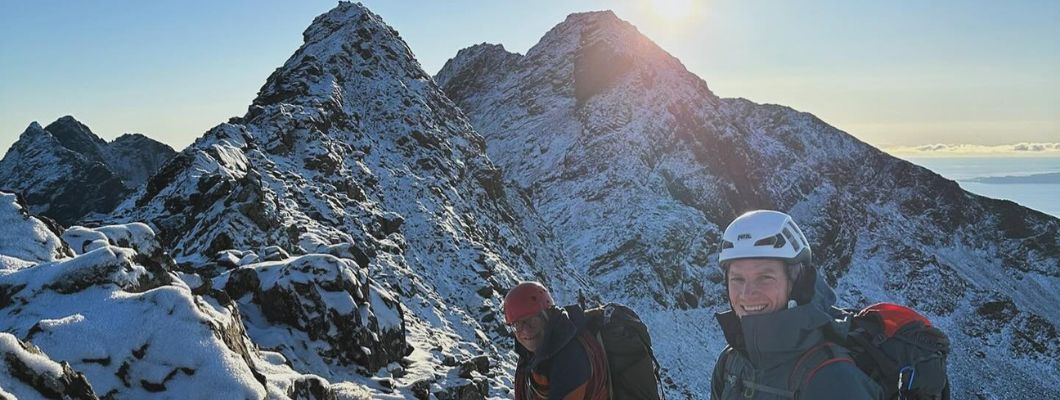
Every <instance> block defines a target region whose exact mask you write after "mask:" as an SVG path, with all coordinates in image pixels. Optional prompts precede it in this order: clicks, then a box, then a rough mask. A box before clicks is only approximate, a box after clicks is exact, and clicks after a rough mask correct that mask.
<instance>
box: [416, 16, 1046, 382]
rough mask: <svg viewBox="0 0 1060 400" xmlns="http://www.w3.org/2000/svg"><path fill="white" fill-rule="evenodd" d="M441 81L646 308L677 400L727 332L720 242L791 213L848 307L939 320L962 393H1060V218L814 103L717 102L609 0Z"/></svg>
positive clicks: (510, 167) (601, 278)
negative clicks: (883, 304) (914, 157)
mask: <svg viewBox="0 0 1060 400" xmlns="http://www.w3.org/2000/svg"><path fill="white" fill-rule="evenodd" d="M436 80H437V82H438V84H439V85H440V86H442V88H443V89H444V90H445V91H446V93H447V94H448V95H449V96H450V97H451V98H452V99H453V100H454V101H455V102H457V104H459V105H460V107H461V108H462V109H463V110H464V111H465V112H466V113H467V114H468V116H469V118H470V120H471V122H472V124H473V125H474V126H475V128H476V130H477V131H478V132H479V133H480V134H482V135H483V137H484V138H485V139H486V142H487V152H488V153H489V155H490V157H491V159H492V160H493V161H494V162H496V163H497V164H498V165H499V166H500V167H501V169H502V170H503V171H505V176H506V178H508V179H510V180H512V181H513V182H514V184H515V185H516V188H515V190H519V191H521V192H523V193H525V194H526V195H527V197H528V198H529V199H530V202H531V203H532V205H533V207H534V208H535V209H536V210H537V211H538V212H539V213H540V214H541V217H542V218H543V219H545V220H547V221H554V222H553V224H552V225H551V228H552V232H553V233H554V235H555V237H556V240H557V242H558V243H559V246H560V247H561V248H562V249H564V254H565V256H566V257H567V259H568V260H569V261H570V263H571V264H572V268H574V269H575V270H576V271H579V273H583V274H585V275H586V276H587V277H589V278H590V279H592V280H593V283H594V285H595V287H596V288H597V289H598V290H599V291H600V292H601V296H602V297H604V298H605V299H609V300H621V301H626V302H629V303H632V304H636V305H638V306H639V307H641V308H640V309H639V310H643V311H644V312H642V314H647V315H645V319H646V320H649V321H651V322H652V325H651V326H652V328H653V335H658V336H660V337H659V338H655V340H654V342H655V343H659V344H661V346H657V347H658V348H657V349H656V352H657V354H659V355H660V361H661V362H662V363H663V365H664V366H666V367H667V369H668V376H669V378H670V379H672V380H673V381H674V382H675V384H674V385H672V386H671V389H670V390H671V391H673V392H676V393H675V394H680V395H685V396H688V397H700V396H702V395H703V394H704V393H707V392H708V390H707V387H708V385H709V378H708V377H707V376H708V375H709V374H705V373H703V368H702V366H703V364H704V362H705V361H704V360H713V359H714V358H715V357H716V355H717V354H718V353H719V351H720V350H721V347H722V345H723V344H724V343H723V341H722V340H721V337H722V335H721V334H720V332H718V331H717V328H716V326H715V324H714V323H713V318H711V316H710V314H711V313H712V312H713V311H721V310H722V309H725V308H727V304H726V303H725V301H724V293H723V291H722V290H723V288H722V285H720V284H719V283H720V281H721V279H722V278H721V275H720V273H719V272H718V270H717V258H716V253H717V251H718V248H717V243H718V238H719V235H720V232H721V229H723V228H724V226H725V225H726V224H727V223H728V222H729V221H731V220H732V218H734V217H735V216H737V215H738V214H739V213H741V212H743V211H745V210H751V209H756V208H772V209H779V210H785V211H788V212H789V213H791V214H792V215H793V216H794V217H795V219H796V220H797V221H798V222H799V224H800V225H801V226H802V228H803V230H804V231H805V232H806V234H807V235H808V236H809V238H810V240H811V242H812V244H813V245H814V249H815V254H814V255H815V260H816V261H817V263H818V265H819V268H820V269H821V270H822V271H823V272H824V273H825V274H826V275H827V277H828V280H829V281H830V282H831V283H832V284H834V285H837V288H838V292H839V294H840V298H841V301H842V302H844V304H845V305H847V306H864V305H867V304H868V303H871V302H877V301H891V302H897V303H903V304H908V305H911V306H913V307H915V308H917V309H918V310H921V311H923V312H925V313H927V314H928V315H930V316H931V317H932V319H933V320H935V321H938V324H939V325H940V326H943V327H944V329H945V330H946V331H947V332H948V333H950V335H951V336H952V337H953V338H954V340H955V353H954V355H953V357H952V358H951V359H952V361H951V365H952V366H953V370H954V371H955V373H954V374H953V378H954V385H955V388H956V392H955V396H956V397H958V398H965V397H967V398H974V397H976V396H979V397H983V396H986V397H991V396H1002V397H1008V396H1012V395H1013V393H1025V394H1028V395H1030V394H1032V393H1044V392H1055V391H1056V390H1057V389H1058V388H1060V381H1058V380H1057V379H1058V375H1057V374H1045V375H1042V374H1040V373H1038V372H1036V371H1050V370H1052V371H1055V370H1056V368H1057V364H1056V362H1055V361H1054V360H1055V359H1056V356H1057V355H1058V353H1057V351H1058V347H1057V346H1056V345H1055V343H1056V340H1055V339H1056V326H1057V324H1058V323H1060V314H1058V312H1057V309H1056V307H1055V305H1056V304H1057V303H1058V302H1060V299H1058V297H1057V295H1056V293H1058V291H1057V289H1058V288H1060V221H1058V220H1057V219H1055V218H1052V217H1049V216H1047V215H1044V214H1041V213H1038V212H1035V211H1032V210H1029V209H1026V208H1023V207H1020V206H1018V205H1016V204H1014V203H1011V202H1005V201H997V200H990V199H986V198H982V197H979V196H976V195H973V194H970V193H967V192H965V191H963V190H961V189H960V188H959V186H958V185H957V184H956V183H955V182H952V181H949V180H946V179H944V178H942V177H940V176H938V175H936V174H934V173H932V172H930V171H928V170H926V169H924V168H921V167H918V166H915V165H913V164H910V163H908V162H905V161H902V160H898V159H896V158H894V157H891V156H889V155H887V154H885V153H883V152H881V151H879V150H877V149H875V148H872V147H871V146H869V145H867V144H865V143H862V142H860V141H858V140H857V139H855V138H854V137H853V136H850V135H848V134H846V133H845V132H842V131H840V130H838V129H835V128H834V127H831V126H829V125H828V124H826V123H824V122H823V121H821V120H819V119H818V118H816V117H814V116H813V115H811V114H807V113H802V112H798V111H796V110H792V109H790V108H787V107H782V106H776V105H760V104H755V103H752V102H750V101H747V100H744V99H723V98H719V97H717V96H716V95H714V94H713V93H712V92H711V91H710V90H709V88H708V87H707V85H706V83H704V82H703V80H701V79H699V78H698V77H696V76H695V75H694V74H692V73H690V72H688V71H687V70H686V69H685V68H684V66H682V65H681V63H680V62H679V61H678V60H677V59H676V58H674V57H672V56H670V55H669V54H667V53H666V52H665V51H663V50H662V49H660V48H658V46H656V45H654V44H653V43H651V41H650V40H648V39H647V38H645V37H644V36H643V35H641V34H640V33H639V32H637V30H636V28H635V27H633V26H632V25H631V24H629V23H627V22H625V21H622V20H620V19H618V18H617V17H616V16H615V15H614V14H612V13H610V12H595V13H584V14H573V15H571V16H569V17H568V18H567V20H566V21H564V22H563V23H561V24H559V25H558V26H556V27H555V28H553V29H552V30H551V31H549V32H548V33H547V34H546V35H545V36H544V37H543V38H542V39H541V41H540V42H539V43H538V44H537V45H535V46H534V47H532V48H531V49H530V50H529V51H528V52H527V54H526V55H519V54H514V53H509V52H506V51H505V50H504V49H503V48H502V47H500V46H496V45H488V44H483V45H476V46H472V47H470V48H468V49H464V50H462V51H460V52H459V53H458V54H457V56H456V57H454V58H453V59H452V60H450V61H449V63H447V64H446V66H445V67H443V68H442V70H441V71H440V72H439V73H438V74H437V76H436ZM1010 306H1011V307H1010ZM984 315H991V317H990V318H987V319H986V320H984V318H983V316H984ZM1001 315H1004V316H1003V317H1002V316H1001ZM970 326H975V327H976V328H973V329H969V327H970ZM1030 349H1034V350H1030ZM984 361H987V362H984ZM708 364H709V362H708ZM1002 371H1005V372H1002ZM999 375H1005V376H1007V377H1009V378H1008V379H1006V380H996V379H991V377H994V376H999Z"/></svg>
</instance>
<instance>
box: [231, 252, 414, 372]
mask: <svg viewBox="0 0 1060 400" xmlns="http://www.w3.org/2000/svg"><path fill="white" fill-rule="evenodd" d="M213 285H214V287H215V288H217V289H219V290H224V291H225V292H226V293H227V294H228V295H229V296H231V297H232V298H233V299H236V300H237V301H238V302H239V305H240V310H241V311H242V313H243V316H244V318H243V319H244V323H245V324H246V326H247V329H248V333H249V334H250V337H251V339H253V341H254V343H255V344H257V345H258V346H261V347H263V348H267V349H270V350H272V351H279V352H281V353H282V354H283V355H284V356H285V357H286V358H287V360H288V361H289V362H290V363H291V364H292V366H293V367H294V368H295V369H296V370H298V371H303V372H308V373H313V374H316V375H320V376H322V377H325V378H328V379H329V380H333V381H334V380H343V381H348V380H351V379H354V378H353V377H354V374H355V373H356V372H357V371H358V370H360V371H361V373H362V375H371V374H372V373H374V372H375V371H376V370H378V369H379V368H382V367H384V366H386V365H387V364H390V363H392V362H398V361H400V360H401V359H402V358H404V357H405V356H406V355H407V354H408V353H409V352H410V351H411V350H412V349H411V347H410V346H409V345H408V344H407V342H406V338H405V337H406V332H405V320H404V317H403V315H402V313H403V311H402V309H401V308H400V305H399V303H398V302H397V301H396V300H395V299H394V296H393V295H391V294H389V293H387V292H386V291H385V290H383V289H381V288H379V287H378V286H376V285H375V284H374V283H373V282H371V281H370V280H369V278H368V274H367V271H366V269H365V268H362V267H360V266H358V265H357V264H356V262H354V261H353V260H350V259H343V258H336V257H334V256H331V255H326V254H310V255H304V256H298V257H294V258H291V259H286V260H280V261H266V262H263V263H258V264H250V265H246V266H243V267H240V268H237V269H234V270H231V271H229V272H226V273H224V274H222V275H220V276H218V277H217V278H216V279H214V280H213ZM336 378H340V379H336Z"/></svg>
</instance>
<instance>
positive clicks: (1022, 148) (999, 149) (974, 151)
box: [883, 143, 1060, 156]
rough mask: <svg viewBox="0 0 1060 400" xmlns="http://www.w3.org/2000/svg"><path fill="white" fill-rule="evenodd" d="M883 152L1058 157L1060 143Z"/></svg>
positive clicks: (943, 145)
mask: <svg viewBox="0 0 1060 400" xmlns="http://www.w3.org/2000/svg"><path fill="white" fill-rule="evenodd" d="M883 150H884V151H886V152H888V153H890V154H893V155H902V156H966V155H967V156H971V155H1060V143H1015V144H1002V145H994V146H985V145H978V144H946V143H937V144H926V145H920V146H896V147H887V148H884V149H883Z"/></svg>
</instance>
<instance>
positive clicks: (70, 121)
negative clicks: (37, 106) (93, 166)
mask: <svg viewBox="0 0 1060 400" xmlns="http://www.w3.org/2000/svg"><path fill="white" fill-rule="evenodd" d="M44 130H46V131H48V133H51V134H52V136H55V139H57V140H58V141H59V143H61V144H62V145H63V147H66V148H67V149H70V150H72V151H74V152H77V153H80V154H85V155H88V156H91V157H96V158H97V159H102V157H101V151H100V149H101V146H106V145H107V141H105V140H103V138H101V137H99V136H96V134H95V133H92V130H91V129H88V127H87V126H85V124H82V123H81V121H78V120H77V119H76V118H74V117H72V116H70V115H66V116H63V117H62V118H59V119H57V120H55V122H52V123H51V124H48V126H46V127H44Z"/></svg>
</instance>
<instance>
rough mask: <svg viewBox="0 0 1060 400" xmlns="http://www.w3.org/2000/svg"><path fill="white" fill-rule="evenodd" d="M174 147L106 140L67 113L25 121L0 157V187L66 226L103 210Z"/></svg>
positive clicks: (143, 140) (133, 139)
mask: <svg viewBox="0 0 1060 400" xmlns="http://www.w3.org/2000/svg"><path fill="white" fill-rule="evenodd" d="M174 154H176V152H174V151H173V149H172V148H170V147H169V146H166V145H164V144H162V143H159V142H156V141H154V140H151V139H149V138H147V137H145V136H143V135H123V136H121V137H119V138H118V139H117V140H115V141H113V142H111V143H107V142H106V141H104V140H103V139H101V138H100V137H99V136H96V135H95V134H93V133H92V131H91V130H89V129H88V127H87V126H85V125H83V124H81V123H80V122H78V121H77V120H76V119H74V118H73V117H71V116H65V117H62V118H59V119H58V120H56V121H55V122H53V123H51V124H50V125H48V126H47V127H45V128H41V127H40V125H39V124H37V123H36V122H34V123H32V124H30V126H29V127H28V128H26V131H25V132H23V133H22V135H21V136H20V137H19V140H18V141H17V142H15V144H14V145H12V146H11V148H10V149H9V150H8V152H7V154H6V155H4V158H3V159H2V160H0V189H3V190H7V191H15V192H19V193H21V194H22V195H23V196H25V199H26V203H27V204H28V205H29V207H30V210H31V211H33V212H34V213H38V214H41V215H44V216H47V217H50V218H53V219H55V220H56V221H58V222H59V223H61V224H64V225H71V224H73V223H74V222H76V221H78V220H80V219H81V218H82V217H85V216H86V215H88V214H93V213H107V212H110V211H111V210H113V209H114V207H115V206H117V205H118V203H120V202H121V201H122V200H123V199H124V198H125V197H127V196H128V195H129V194H131V192H132V189H134V188H136V187H137V186H138V185H140V184H142V183H143V182H144V181H145V180H146V177H147V176H148V175H150V174H151V173H153V172H154V171H157V170H158V169H159V167H161V166H162V164H163V163H164V162H165V161H166V160H168V159H169V158H170V157H172V156H173V155H174Z"/></svg>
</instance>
